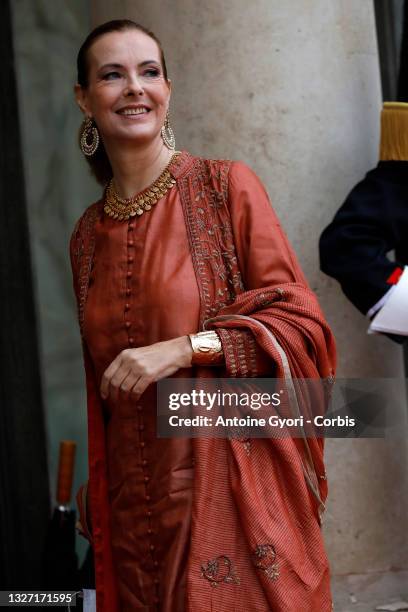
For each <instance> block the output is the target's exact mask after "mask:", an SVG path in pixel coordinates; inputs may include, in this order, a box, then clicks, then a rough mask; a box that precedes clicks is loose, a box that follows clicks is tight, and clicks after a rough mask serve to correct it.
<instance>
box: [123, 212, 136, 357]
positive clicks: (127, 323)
mask: <svg viewBox="0 0 408 612" xmlns="http://www.w3.org/2000/svg"><path fill="white" fill-rule="evenodd" d="M133 228H134V222H133V219H130V220H129V225H128V241H127V246H128V260H127V261H128V265H129V266H131V265H132V264H133V261H134V258H133V255H132V254H131V252H132V251H131V249H132V248H133V247H134V244H135V243H134V240H133V237H132V236H133ZM131 278H132V269H131V268H130V267H129V268H128V270H127V272H126V279H127V287H126V295H127V296H128V297H129V296H130V295H131V294H132V289H131V286H130V279H131ZM129 311H130V303H129V302H126V304H125V327H126V330H127V332H128V342H129V346H130V347H132V346H134V344H135V340H134V338H133V336H132V335H131V333H130V328H131V327H132V323H131V321H130V320H129V319H128V318H127V317H128V313H129Z"/></svg>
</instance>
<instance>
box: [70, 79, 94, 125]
mask: <svg viewBox="0 0 408 612" xmlns="http://www.w3.org/2000/svg"><path fill="white" fill-rule="evenodd" d="M74 93H75V99H76V101H77V104H78V106H79V108H80V109H81V111H82V112H83V113H84V115H86V116H87V117H90V116H91V115H90V113H89V110H88V104H87V96H86V92H85V90H84V89H83V88H82V87H81V86H80V85H79V84H78V83H77V84H76V85H74Z"/></svg>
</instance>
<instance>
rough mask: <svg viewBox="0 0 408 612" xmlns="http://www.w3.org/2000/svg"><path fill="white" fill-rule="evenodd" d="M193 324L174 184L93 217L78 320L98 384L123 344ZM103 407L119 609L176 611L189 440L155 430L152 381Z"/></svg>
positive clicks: (163, 336)
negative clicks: (139, 392) (144, 203)
mask: <svg viewBox="0 0 408 612" xmlns="http://www.w3.org/2000/svg"><path fill="white" fill-rule="evenodd" d="M181 304H182V308H181ZM198 326H199V295H198V287H197V283H196V281H195V275H194V270H193V264H192V259H191V254H190V250H189V247H188V240H187V234H186V227H185V224H184V220H183V211H182V208H181V203H180V198H179V194H178V190H177V187H176V186H174V187H173V188H172V189H170V191H168V192H167V194H166V195H165V196H164V197H163V198H162V199H161V200H159V202H158V203H157V205H156V206H155V207H153V209H152V210H151V211H149V212H146V213H145V214H143V215H142V216H140V217H137V218H136V219H135V218H131V219H130V220H129V221H117V220H115V219H112V218H111V217H109V216H108V215H106V214H105V215H103V216H102V217H101V218H100V219H98V221H97V223H96V226H95V255H94V261H93V268H92V272H91V277H90V284H89V290H88V298H87V303H86V308H85V318H84V334H85V339H86V342H87V345H88V348H89V350H90V354H91V356H92V360H93V363H94V366H95V371H96V377H97V381H98V384H99V383H100V380H101V378H102V375H103V373H104V371H105V370H106V368H107V367H108V366H109V365H110V363H111V362H112V361H113V360H114V359H115V357H116V356H117V355H118V354H119V353H120V352H121V351H122V350H124V349H127V348H132V347H138V346H147V345H150V344H153V343H154V342H159V341H161V340H168V339H171V338H175V337H177V336H182V335H184V334H188V333H194V332H196V331H197V330H198ZM105 411H106V420H107V457H108V473H109V484H108V487H109V497H110V503H111V510H112V550H113V561H114V565H115V570H116V575H117V581H118V589H119V596H120V600H121V610H123V612H127V611H129V612H130V611H131V610H139V609H140V610H149V611H150V610H153V609H156V606H155V603H159V601H160V603H161V609H162V610H166V611H169V612H170V611H173V610H179V611H182V610H183V609H184V603H183V602H184V590H185V587H184V585H185V568H186V560H187V556H188V547H189V535H190V533H189V529H190V515H191V495H192V478H193V466H192V449H191V441H190V440H184V439H181V440H180V439H178V440H171V439H170V440H168V439H158V438H157V437H156V408H155V389H154V387H152V388H150V389H149V390H148V391H147V392H146V393H145V394H144V395H143V396H142V397H141V399H140V401H139V403H138V404H137V405H135V404H134V403H133V404H130V403H129V402H124V401H121V402H120V403H118V404H117V405H114V406H108V405H106V404H105ZM152 606H154V607H152Z"/></svg>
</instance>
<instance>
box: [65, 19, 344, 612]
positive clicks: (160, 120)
mask: <svg viewBox="0 0 408 612" xmlns="http://www.w3.org/2000/svg"><path fill="white" fill-rule="evenodd" d="M75 91H76V98H77V101H78V104H79V106H80V108H81V110H82V111H83V113H84V115H85V121H84V125H83V128H82V136H81V148H82V150H83V152H84V153H85V154H86V155H87V158H88V160H89V161H90V163H91V166H92V169H93V171H94V174H95V176H96V177H97V178H98V180H99V181H100V182H101V183H102V184H107V187H106V189H105V192H104V195H103V198H102V199H101V200H100V201H99V202H96V203H95V204H93V205H92V206H90V207H89V208H88V209H87V210H86V211H85V213H84V214H83V216H82V217H81V219H80V220H79V221H78V223H77V225H76V227H75V229H74V232H73V235H72V239H71V245H70V248H71V263H72V270H73V279H74V288H75V292H76V295H77V298H78V313H79V322H80V327H81V331H82V339H83V350H84V360H85V369H86V382H87V396H88V415H89V419H88V425H89V472H90V479H89V492H88V496H89V506H90V510H89V512H90V523H91V525H92V543H93V548H94V554H95V573H96V585H97V607H98V610H104V611H105V610H106V611H107V612H113V611H115V610H123V611H128V610H139V609H140V610H161V611H162V612H182V611H183V610H188V611H190V612H201V611H202V612H208V611H209V610H213V611H214V612H223V611H225V612H227V611H228V612H232V611H236V612H250V611H257V612H258V611H263V610H265V611H266V610H270V609H272V610H279V611H291V612H292V611H293V612H295V611H296V612H298V611H299V610H302V612H306V611H310V612H312V611H313V612H317V611H319V612H325V611H326V610H327V611H328V610H330V609H331V598H330V588H329V574H328V565H327V559H326V556H325V553H324V549H323V545H322V538H321V533H320V522H319V518H320V514H319V513H320V511H321V509H322V507H323V503H324V499H325V497H326V492H327V491H326V482H325V475H324V467H323V456H322V452H323V451H322V443H321V441H320V440H316V439H311V440H308V441H307V442H306V441H299V440H293V439H291V438H285V439H281V440H253V441H252V442H251V443H250V444H242V442H240V441H237V440H236V441H232V440H224V439H223V440H220V439H218V440H211V439H205V440H203V439H195V440H188V439H187V440H185V439H157V437H156V406H155V384H154V383H155V382H156V381H158V380H160V379H162V378H164V377H168V376H171V375H174V376H210V375H211V372H217V374H218V375H220V376H230V377H237V376H238V377H241V376H242V377H256V376H262V375H269V376H270V375H276V376H277V377H283V376H285V375H286V376H290V375H292V376H297V377H301V378H302V377H304V378H319V377H331V376H332V375H333V368H334V345H333V340H332V336H331V334H330V331H329V329H328V327H327V325H326V323H325V321H324V319H323V317H322V315H321V312H320V309H319V307H318V305H317V303H316V299H315V297H314V295H313V294H312V293H311V291H310V290H309V289H308V288H307V285H306V281H305V279H304V277H303V274H302V272H301V270H300V268H299V266H298V264H297V262H296V259H295V256H294V254H293V252H292V250H291V248H290V246H289V245H288V243H287V240H286V238H285V236H284V234H283V232H282V230H281V228H280V226H279V223H278V221H277V219H276V217H275V215H274V213H273V211H272V208H271V206H270V203H269V200H268V196H267V194H266V192H265V190H264V188H263V186H262V184H261V183H260V181H259V179H258V178H257V177H256V176H255V175H254V173H253V172H252V171H251V170H250V169H249V168H248V167H246V166H245V165H244V164H243V163H241V162H230V161H225V160H222V161H221V160H218V161H217V160H205V159H202V158H199V157H193V156H192V155H190V154H189V153H188V152H186V151H182V152H175V151H174V149H173V147H174V137H173V133H172V130H171V128H170V125H169V120H168V108H169V102H170V94H171V83H170V81H169V79H168V78H167V71H166V65H165V61H164V56H163V52H162V49H161V46H160V43H159V42H158V40H157V39H156V38H155V36H154V35H153V34H152V33H150V32H148V31H146V30H145V29H144V28H143V27H141V26H139V25H138V24H135V23H134V22H131V21H114V22H109V23H107V24H104V25H102V26H100V27H99V28H97V29H96V30H94V31H93V32H92V33H91V34H90V35H89V36H88V38H87V39H86V40H85V42H84V44H83V46H82V47H81V50H80V52H79V55H78V84H77V85H76V88H75ZM158 178H159V180H157V179H158ZM135 194H136V195H135ZM204 330H207V331H206V333H204V334H203V331H204ZM215 330H216V331H215ZM189 335H190V337H189ZM209 366H211V367H209ZM215 587H216V588H215Z"/></svg>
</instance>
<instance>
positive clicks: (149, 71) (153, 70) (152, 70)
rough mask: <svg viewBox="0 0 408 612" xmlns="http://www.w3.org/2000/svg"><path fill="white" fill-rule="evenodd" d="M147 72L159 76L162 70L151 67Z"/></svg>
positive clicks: (149, 74)
mask: <svg viewBox="0 0 408 612" xmlns="http://www.w3.org/2000/svg"><path fill="white" fill-rule="evenodd" d="M145 74H147V75H148V76H159V74H160V72H159V71H158V70H157V69H156V68H150V69H149V70H146V72H145Z"/></svg>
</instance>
